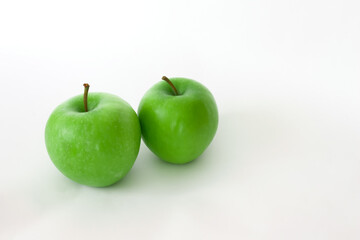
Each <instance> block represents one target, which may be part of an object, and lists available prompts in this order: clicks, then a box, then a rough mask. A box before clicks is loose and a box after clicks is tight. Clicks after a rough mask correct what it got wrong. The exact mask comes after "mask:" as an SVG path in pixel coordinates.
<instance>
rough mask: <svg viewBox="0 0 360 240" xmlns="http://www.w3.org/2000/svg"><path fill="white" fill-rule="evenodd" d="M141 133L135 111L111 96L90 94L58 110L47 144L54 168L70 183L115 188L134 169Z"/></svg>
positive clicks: (47, 133) (49, 125) (50, 121)
mask: <svg viewBox="0 0 360 240" xmlns="http://www.w3.org/2000/svg"><path fill="white" fill-rule="evenodd" d="M140 140H141V130H140V124H139V119H138V117H137V115H136V113H135V111H134V110H133V109H132V108H131V106H130V105H129V104H128V103H127V102H125V101H124V100H122V99H121V98H119V97H117V96H115V95H112V94H108V93H89V95H88V112H85V110H84V102H83V95H78V96H75V97H73V98H71V99H69V100H68V101H66V102H64V103H62V104H61V105H59V106H58V107H57V108H56V109H55V110H54V111H53V112H52V114H51V115H50V117H49V119H48V121H47V124H46V128H45V143H46V148H47V151H48V153H49V156H50V158H51V160H52V162H53V163H54V164H55V166H56V167H57V168H58V169H59V170H60V172H62V173H63V174H64V175H65V176H66V177H68V178H70V179H71V180H73V181H75V182H77V183H80V184H84V185H88V186H93V187H105V186H109V185H112V184H114V183H116V182H117V181H119V180H120V179H121V178H123V177H124V176H125V175H126V174H127V173H128V172H129V171H130V169H131V168H132V166H133V164H134V162H135V160H136V157H137V155H138V153H139V148H140Z"/></svg>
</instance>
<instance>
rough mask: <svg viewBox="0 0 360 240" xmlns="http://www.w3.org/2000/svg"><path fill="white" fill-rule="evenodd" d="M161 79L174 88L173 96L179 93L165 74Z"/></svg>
mask: <svg viewBox="0 0 360 240" xmlns="http://www.w3.org/2000/svg"><path fill="white" fill-rule="evenodd" d="M161 79H162V80H164V81H165V82H167V83H168V84H169V85H170V86H171V88H172V89H173V90H174V93H175V96H177V95H179V93H178V91H177V89H176V87H175V86H174V84H173V83H172V82H171V81H170V79H168V78H167V77H165V76H163V77H162V78H161Z"/></svg>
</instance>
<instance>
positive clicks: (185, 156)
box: [138, 77, 218, 164]
mask: <svg viewBox="0 0 360 240" xmlns="http://www.w3.org/2000/svg"><path fill="white" fill-rule="evenodd" d="M163 80H165V81H160V82H159V83H157V84H155V85H154V86H153V87H152V88H150V89H149V90H148V91H147V92H146V93H145V95H144V97H143V98H142V100H141V102H140V105H139V109H138V114H139V119H140V125H141V131H142V137H143V140H144V142H145V144H146V145H147V146H148V148H149V149H150V150H151V151H152V152H153V153H154V154H155V155H157V156H158V157H159V158H160V159H162V160H165V161H167V162H170V163H175V164H183V163H187V162H190V161H192V160H194V159H196V158H197V157H199V156H200V155H201V154H202V153H203V152H204V151H205V149H206V148H207V147H208V145H209V144H210V142H211V141H212V139H213V138H214V136H215V133H216V130H217V126H218V110H217V106H216V103H215V99H214V97H213V95H212V94H211V93H210V91H209V90H208V89H207V88H206V87H205V86H203V85H202V84H200V83H199V82H196V81H194V80H191V79H186V78H171V80H170V79H168V78H166V77H163Z"/></svg>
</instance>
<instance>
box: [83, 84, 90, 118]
mask: <svg viewBox="0 0 360 240" xmlns="http://www.w3.org/2000/svg"><path fill="white" fill-rule="evenodd" d="M89 88H90V85H89V84H88V83H84V106H85V112H87V111H88V104H87V102H88V101H87V100H88V93H89Z"/></svg>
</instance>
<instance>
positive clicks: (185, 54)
mask: <svg viewBox="0 0 360 240" xmlns="http://www.w3.org/2000/svg"><path fill="white" fill-rule="evenodd" d="M359 10H360V5H359V2H358V1H356V0H353V1H343V0H338V1H331V0H330V1H325V0H324V1H319V0H315V1H314V0H305V1H285V0H284V1H280V0H275V1H193V0H192V1H184V0H181V1H180V0H179V1H98V2H96V1H57V3H55V1H10V0H9V1H6V0H5V1H1V3H0V81H1V85H0V86H1V87H0V108H1V124H0V144H1V151H0V161H1V167H0V239H27V240H28V239H277V240H278V239H286V240H288V239H292V240H295V239H327V240H328V239H334V240H335V239H336V240H337V239H347V240H352V239H354V240H355V239H360V230H359V226H360V207H359V203H360V188H359V180H360V154H359V146H360V126H359V123H360V111H359V110H360V93H359V90H360V81H359V79H360V68H359V66H360V44H359V43H360V15H359ZM162 75H167V76H168V77H174V76H184V77H189V78H193V79H196V80H198V81H200V82H202V83H203V84H204V85H206V86H207V87H208V88H209V89H210V90H211V91H212V92H213V94H214V96H215V98H216V100H217V102H218V107H219V111H220V124H219V129H218V132H217V135H216V137H215V139H214V141H213V142H212V144H211V145H210V147H209V148H208V150H207V151H206V152H205V153H204V154H203V155H202V156H201V157H200V158H199V159H198V160H196V161H195V162H193V163H191V164H188V165H184V166H174V165H170V164H166V163H164V162H161V161H159V160H158V159H157V158H156V157H155V156H154V155H153V154H152V153H151V152H150V151H149V150H148V149H147V148H146V146H145V145H143V144H142V146H141V151H140V154H139V157H138V159H137V161H136V163H135V165H134V167H133V169H132V171H131V172H130V174H129V175H128V176H127V177H126V178H125V179H124V180H123V181H121V182H119V183H118V184H116V185H115V186H112V187H109V188H104V189H97V188H89V187H85V186H81V185H78V184H76V183H73V182H71V181H70V180H68V179H66V178H65V177H63V176H62V174H61V173H60V172H58V170H57V169H56V168H55V167H54V166H53V164H52V163H51V161H50V159H49V157H48V155H47V153H46V149H45V144H44V137H43V135H44V127H45V123H46V120H47V118H48V116H49V115H50V113H51V111H52V110H53V109H54V108H55V107H56V106H57V105H58V104H60V103H61V102H63V101H65V100H66V99H68V98H70V97H72V96H73V95H76V94H80V93H82V91H83V89H82V83H83V82H89V83H90V84H91V88H90V91H104V92H110V93H114V94H117V95H119V96H121V97H122V98H123V99H125V100H127V101H128V102H129V103H130V104H131V105H132V106H133V107H134V109H137V105H138V103H139V101H140V99H141V97H142V95H143V94H144V93H145V91H146V90H147V89H148V88H150V87H151V86H152V85H153V84H155V83H156V82H157V81H160V78H161V76H162Z"/></svg>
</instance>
